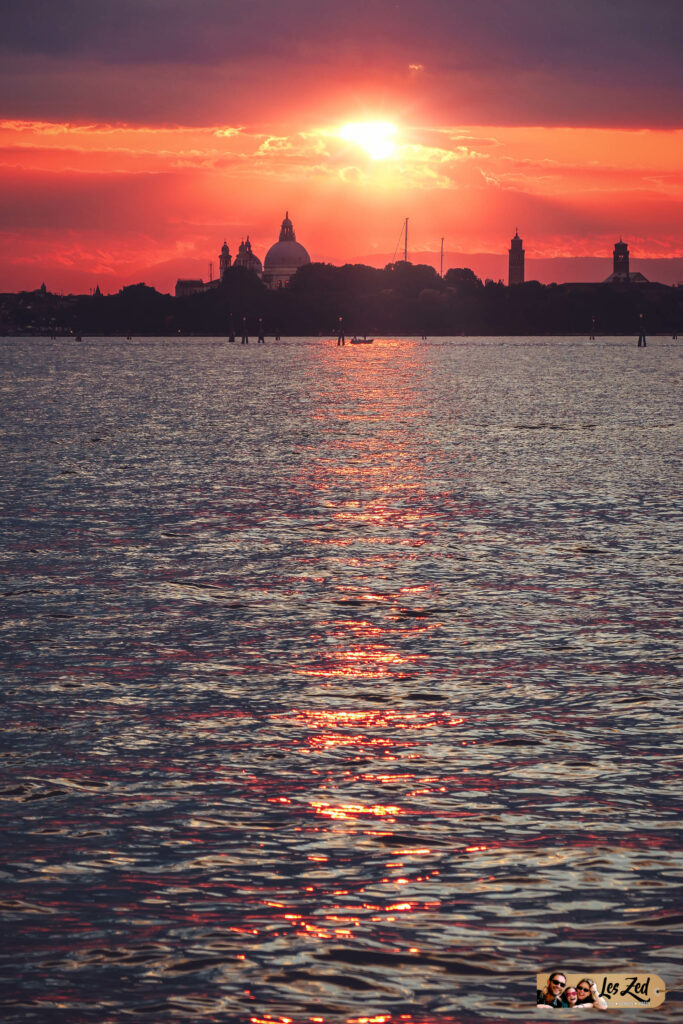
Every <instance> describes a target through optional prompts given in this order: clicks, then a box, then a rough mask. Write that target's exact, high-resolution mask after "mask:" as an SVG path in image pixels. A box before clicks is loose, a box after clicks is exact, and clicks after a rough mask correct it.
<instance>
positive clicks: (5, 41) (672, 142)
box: [0, 0, 683, 291]
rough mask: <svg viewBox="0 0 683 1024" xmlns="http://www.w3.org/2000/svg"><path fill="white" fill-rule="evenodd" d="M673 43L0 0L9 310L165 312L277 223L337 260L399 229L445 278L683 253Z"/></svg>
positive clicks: (619, 0) (366, 11)
mask: <svg viewBox="0 0 683 1024" xmlns="http://www.w3.org/2000/svg"><path fill="white" fill-rule="evenodd" d="M682 38H683V3H682V2H681V0H650V2H649V3H648V4H647V5H646V4H645V3H644V2H643V0H573V2H572V3H569V2H567V3H565V2H562V3H560V2H558V0H477V2H476V3H474V2H472V0H419V2H418V0H290V2H288V3H283V2H281V0H278V2H277V3H276V2H275V0H192V2H188V0H185V2H182V3H181V2H180V0H60V2H59V3H50V2H47V0H8V2H7V3H6V4H5V5H3V32H2V36H1V38H0V50H1V51H2V61H1V62H0V90H1V94H2V97H3V103H2V107H1V108H0V176H1V177H0V291H13V290H16V289H20V288H35V287H37V286H39V285H40V283H41V282H42V281H45V282H46V284H47V286H48V288H50V289H52V290H55V291H88V290H89V289H90V288H92V287H94V286H95V284H98V283H99V285H100V287H101V289H102V290H103V291H115V290H117V289H118V288H120V287H121V286H122V285H124V284H131V283H135V282H137V281H141V280H142V281H146V282H147V283H148V284H152V285H154V286H155V287H157V288H159V289H160V290H163V291H169V290H172V289H173V286H174V284H175V280H176V278H177V277H178V276H192V277H200V276H201V277H208V263H209V261H210V260H213V262H214V272H215V273H217V270H218V266H217V263H218V250H219V248H220V245H221V244H222V242H223V239H224V238H225V239H227V242H228V245H229V246H230V249H231V251H232V252H233V253H235V251H236V249H237V247H238V245H239V242H240V240H241V239H242V238H244V237H245V236H246V235H247V234H248V235H249V236H250V238H251V241H252V245H253V248H254V251H255V252H256V254H257V255H258V256H260V257H261V259H263V257H264V256H265V253H266V251H267V249H268V247H269V246H270V245H271V244H272V243H273V242H274V241H276V239H277V235H278V232H279V227H280V222H281V220H282V218H283V217H284V215H285V210H288V211H289V214H290V217H291V218H292V220H293V222H294V227H295V229H296V232H297V239H298V240H299V241H300V242H302V243H303V244H304V245H305V246H306V248H307V249H308V251H309V253H310V256H311V258H312V259H313V260H318V261H324V262H331V263H343V262H371V263H374V264H376V265H383V263H384V262H386V261H387V260H388V259H390V258H391V257H392V255H393V253H394V251H395V249H396V245H397V242H398V237H399V233H400V231H401V226H402V222H403V219H404V218H405V217H409V218H410V239H409V241H410V247H411V250H412V251H413V253H414V254H416V253H419V254H420V259H421V260H425V261H426V260H427V259H429V258H430V255H429V254H431V262H432V263H433V264H434V265H435V266H437V267H438V262H439V248H440V240H441V238H442V237H444V239H445V241H444V247H445V250H446V253H447V254H448V253H458V254H469V253H471V254H476V253H493V252H500V253H504V252H506V250H507V247H508V245H509V240H510V237H511V235H513V234H514V231H515V227H519V231H520V234H521V235H522V237H523V238H524V242H525V247H526V250H527V258H533V257H551V256H604V257H609V255H610V253H611V250H612V246H613V244H614V242H615V241H616V240H617V239H618V238H619V236H620V235H621V236H623V237H624V239H626V240H627V241H628V243H629V245H630V248H631V253H632V256H640V257H667V256H675V257H681V256H683V78H682V76H681V73H680V42H681V39H682ZM368 126H369V127H368ZM475 262H476V261H475V260H472V261H470V263H469V264H466V265H473V266H475ZM462 264H463V260H462V259H458V261H457V265H462ZM446 265H447V266H448V265H454V264H453V262H452V261H450V262H449V260H448V258H447V263H446ZM475 269H476V266H475ZM607 272H609V267H608V269H607Z"/></svg>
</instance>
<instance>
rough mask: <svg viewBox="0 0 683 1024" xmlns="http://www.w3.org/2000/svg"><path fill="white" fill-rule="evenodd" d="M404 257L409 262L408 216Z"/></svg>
mask: <svg viewBox="0 0 683 1024" xmlns="http://www.w3.org/2000/svg"><path fill="white" fill-rule="evenodd" d="M403 259H404V261H405V262H406V263H407V262H408V218H407V217H406V230H405V245H404V247H403Z"/></svg>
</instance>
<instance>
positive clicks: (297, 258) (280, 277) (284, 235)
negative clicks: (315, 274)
mask: <svg viewBox="0 0 683 1024" xmlns="http://www.w3.org/2000/svg"><path fill="white" fill-rule="evenodd" d="M310 262H311V257H310V256H309V255H308V253H307V252H306V250H305V249H304V247H303V245H301V243H300V242H297V240H296V235H295V234H294V226H293V224H292V222H291V220H290V219H289V214H288V213H287V214H285V219H284V220H283V222H282V227H281V228H280V238H279V240H278V241H277V242H276V243H275V245H271V247H270V249H269V250H268V252H267V253H266V258H265V260H264V261H263V270H264V275H268V277H269V278H270V280H271V283H272V284H273V285H274V286H275V287H280V286H282V285H283V284H287V283H288V281H289V278H290V277H292V276H293V275H294V274H295V273H296V272H297V270H298V269H299V267H303V266H304V265H305V264H306V263H310Z"/></svg>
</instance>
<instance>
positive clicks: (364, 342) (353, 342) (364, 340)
mask: <svg viewBox="0 0 683 1024" xmlns="http://www.w3.org/2000/svg"><path fill="white" fill-rule="evenodd" d="M374 340H375V339H374V338H357V337H356V336H355V334H354V336H353V338H351V340H350V341H349V344H350V345H372V343H373V341H374Z"/></svg>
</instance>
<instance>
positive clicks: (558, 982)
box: [536, 971, 567, 1007]
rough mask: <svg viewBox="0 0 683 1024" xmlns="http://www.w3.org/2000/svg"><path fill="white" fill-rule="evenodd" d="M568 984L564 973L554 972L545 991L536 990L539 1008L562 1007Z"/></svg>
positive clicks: (549, 977)
mask: <svg viewBox="0 0 683 1024" xmlns="http://www.w3.org/2000/svg"><path fill="white" fill-rule="evenodd" d="M566 984H567V977H566V975H565V974H564V973H563V972H562V971H552V973H551V974H550V975H549V976H548V983H547V985H546V986H545V989H540V988H538V989H536V1005H537V1006H554V1007H559V1006H562V998H561V997H562V993H563V992H564V988H565V985H566Z"/></svg>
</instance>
